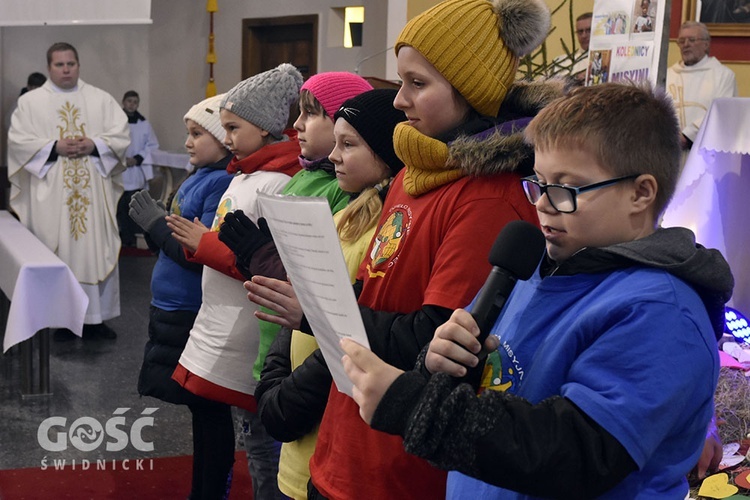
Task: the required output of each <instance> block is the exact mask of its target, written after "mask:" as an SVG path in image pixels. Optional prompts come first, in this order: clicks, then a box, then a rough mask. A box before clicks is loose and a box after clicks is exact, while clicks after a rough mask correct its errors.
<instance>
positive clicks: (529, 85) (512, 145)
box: [446, 79, 570, 176]
mask: <svg viewBox="0 0 750 500" xmlns="http://www.w3.org/2000/svg"><path fill="white" fill-rule="evenodd" d="M569 88H570V82H569V81H568V80H566V79H549V80H545V81H534V82H526V81H522V82H516V83H514V84H513V85H512V86H511V88H510V89H509V90H508V94H507V95H506V97H505V100H504V101H503V104H502V105H501V107H500V112H499V113H498V117H497V119H496V125H495V126H492V127H490V128H489V129H486V130H482V131H481V132H479V133H473V134H472V133H471V132H469V133H468V134H462V135H460V136H459V137H457V138H456V139H455V140H454V141H452V142H450V143H449V144H448V147H449V151H450V153H449V156H448V161H447V163H446V166H448V167H450V168H458V169H460V170H462V171H463V172H464V173H465V174H466V175H469V176H485V175H494V174H499V173H502V172H517V173H519V174H520V175H522V176H526V175H531V174H532V169H533V167H534V148H533V147H531V146H530V145H528V144H526V143H525V142H524V138H523V130H524V128H525V127H526V125H528V123H529V122H530V121H531V119H532V118H533V117H534V116H536V114H537V113H538V112H539V111H541V109H542V108H544V107H545V106H546V105H547V104H549V103H550V102H552V101H553V100H555V99H557V98H558V97H562V96H563V95H565V93H566V92H567V91H568V90H569ZM480 123H486V122H482V121H481V120H480Z"/></svg>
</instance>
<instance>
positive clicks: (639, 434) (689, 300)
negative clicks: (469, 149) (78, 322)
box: [342, 83, 734, 499]
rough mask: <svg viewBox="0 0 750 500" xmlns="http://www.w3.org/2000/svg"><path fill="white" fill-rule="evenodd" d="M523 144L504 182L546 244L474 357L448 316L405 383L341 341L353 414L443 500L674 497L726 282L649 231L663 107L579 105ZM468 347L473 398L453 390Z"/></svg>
mask: <svg viewBox="0 0 750 500" xmlns="http://www.w3.org/2000/svg"><path fill="white" fill-rule="evenodd" d="M525 135H526V139H527V140H528V141H529V142H531V143H532V144H533V145H534V149H535V154H536V159H535V166H534V170H535V172H536V175H535V176H534V177H533V178H526V179H524V180H523V181H522V182H523V185H524V187H525V189H526V194H527V197H528V199H529V201H530V202H531V203H532V204H534V205H535V206H536V209H537V214H538V215H539V222H540V224H541V227H542V231H543V233H544V236H545V239H546V253H545V256H544V257H543V258H542V260H541V262H540V264H539V267H538V268H537V270H536V272H535V273H534V275H533V276H532V277H531V278H530V279H529V280H528V281H524V282H519V283H518V284H517V285H516V287H515V289H514V290H513V293H512V294H511V295H510V297H509V299H508V302H507V304H506V307H505V309H504V310H503V311H502V313H501V315H500V317H499V319H498V320H497V322H496V323H495V325H494V327H493V328H492V331H491V333H492V335H490V336H489V337H488V339H487V341H486V342H485V344H484V346H481V345H480V344H479V342H478V341H477V339H476V337H477V335H478V333H479V331H478V327H477V324H476V322H475V321H474V319H473V318H472V316H471V315H470V314H469V313H468V312H467V311H465V310H461V309H459V310H456V311H455V312H454V313H453V315H452V317H451V319H450V320H449V321H448V322H447V323H445V324H444V325H442V326H440V327H439V328H438V329H437V330H436V332H435V336H434V338H433V340H432V342H431V343H430V345H429V348H428V350H427V351H426V354H425V355H424V357H423V358H422V359H423V365H422V366H420V368H421V369H420V370H415V371H412V372H407V373H403V372H401V371H400V370H398V369H395V368H394V367H391V366H389V365H387V364H385V363H383V362H382V361H380V360H379V359H378V358H377V357H376V356H375V355H374V354H372V353H371V352H370V351H368V350H366V349H364V348H362V347H361V346H358V345H357V344H355V343H354V342H352V341H344V342H342V346H343V348H344V351H345V352H346V353H347V356H346V357H345V358H344V364H345V368H346V370H347V374H348V375H349V377H350V378H351V379H352V381H353V382H354V384H355V386H356V388H355V390H354V398H355V401H357V403H358V404H359V406H360V414H361V415H362V417H363V418H364V419H365V420H366V421H367V422H370V425H371V426H372V427H373V428H375V429H379V430H382V431H384V432H388V433H391V434H396V435H401V436H403V437H404V446H405V448H406V450H407V451H408V452H410V453H413V454H415V455H417V456H421V457H423V458H426V459H428V460H430V461H431V462H432V463H435V464H438V465H440V466H442V467H444V468H448V469H451V470H453V471H454V472H451V473H450V474H449V475H448V488H447V489H448V495H447V496H448V498H466V499H469V498H483V499H488V498H492V499H500V498H503V499H504V498H519V497H523V498H526V496H525V495H528V496H533V497H537V496H540V497H560V496H564V497H566V498H591V497H599V496H602V497H603V498H675V499H677V498H684V497H685V495H686V494H687V492H688V484H687V480H686V475H687V474H688V472H689V471H690V469H691V468H692V467H693V466H694V465H695V464H696V463H697V462H698V457H699V455H700V454H701V449H702V445H703V443H704V439H705V437H706V431H707V428H708V425H709V422H710V420H711V417H712V414H713V394H714V389H715V386H716V381H717V378H718V371H719V361H718V352H717V346H716V339H717V338H718V337H719V336H721V334H722V331H723V322H724V321H723V311H724V303H725V302H726V301H727V300H728V299H729V297H730V296H731V291H732V288H733V284H734V281H733V278H732V275H731V272H730V270H729V266H728V264H727V263H726V261H725V260H724V258H723V257H722V256H721V254H720V253H719V252H718V251H716V250H708V249H705V248H703V247H702V246H700V245H697V244H696V243H695V239H694V235H693V234H692V233H691V232H690V231H689V230H687V229H685V228H668V229H662V228H659V227H658V225H657V221H658V219H659V215H660V214H661V212H662V211H663V210H664V207H665V206H666V204H667V202H668V201H669V198H670V197H671V195H672V193H673V192H674V188H675V184H676V182H677V176H678V171H679V161H678V159H679V145H678V141H677V121H676V119H675V116H674V111H673V109H672V106H671V105H670V102H669V99H668V97H666V96H665V95H664V93H663V91H659V90H651V89H650V88H641V87H637V86H634V85H622V84H612V83H608V84H602V85H598V86H594V87H585V88H579V89H575V90H574V91H573V92H571V94H570V95H569V96H567V97H564V98H561V99H558V100H557V101H555V102H554V103H552V104H551V105H549V106H548V107H547V108H545V109H544V110H542V111H541V112H540V113H539V115H537V117H536V118H534V119H533V120H532V122H531V123H530V124H529V126H528V128H527V129H526V131H525ZM633 144H639V145H641V146H642V147H639V148H637V149H633V147H632V145H633ZM519 251H523V249H519ZM482 348H484V349H485V350H486V351H487V352H489V355H488V356H487V366H485V370H484V373H485V377H484V381H485V384H484V385H485V387H484V390H483V391H482V392H481V394H480V396H477V395H476V393H475V391H474V390H473V388H472V387H471V386H470V385H468V384H458V383H457V380H456V379H455V378H454V377H461V376H463V375H465V374H466V371H467V370H466V367H473V366H476V365H477V363H478V358H477V356H476V353H479V352H480V350H481V349H482ZM540 478H544V479H543V480H540Z"/></svg>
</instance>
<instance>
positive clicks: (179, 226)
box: [167, 214, 209, 253]
mask: <svg viewBox="0 0 750 500" xmlns="http://www.w3.org/2000/svg"><path fill="white" fill-rule="evenodd" d="M167 227H169V229H171V230H172V237H173V238H174V239H176V240H177V241H178V242H179V243H180V245H182V246H183V247H185V249H187V250H188V251H190V252H192V253H195V251H196V250H198V244H199V243H200V241H201V237H202V236H203V235H204V234H205V233H207V232H208V231H209V230H208V228H207V227H206V226H205V225H204V224H203V223H202V222H201V220H200V219H199V218H198V217H196V218H195V219H193V222H190V221H189V220H187V219H186V218H185V217H180V216H179V215H175V214H172V215H167Z"/></svg>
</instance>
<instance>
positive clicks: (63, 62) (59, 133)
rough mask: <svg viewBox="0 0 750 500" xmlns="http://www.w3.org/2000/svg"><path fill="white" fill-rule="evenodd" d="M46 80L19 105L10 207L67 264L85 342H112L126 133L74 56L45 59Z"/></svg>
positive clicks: (65, 50)
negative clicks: (92, 337)
mask: <svg viewBox="0 0 750 500" xmlns="http://www.w3.org/2000/svg"><path fill="white" fill-rule="evenodd" d="M47 63H48V71H49V77H50V78H49V79H48V80H47V82H46V83H45V84H44V85H43V86H42V87H41V88H38V89H36V90H33V91H31V92H28V93H26V94H24V95H23V96H21V97H20V98H19V99H18V106H17V108H16V110H15V111H14V113H13V116H12V117H11V126H10V131H9V133H8V177H9V180H10V183H11V194H10V207H11V208H12V209H13V211H14V212H15V213H16V214H17V215H18V217H19V219H20V220H21V222H22V223H23V224H24V225H25V226H26V227H28V228H29V229H30V230H31V231H32V232H33V233H34V234H35V235H36V236H37V237H38V238H39V239H40V240H41V241H42V242H44V244H45V245H47V246H48V247H49V248H50V249H51V250H52V251H54V252H55V253H56V254H57V255H58V256H59V257H60V259H62V260H63V262H65V263H66V264H67V265H68V266H69V267H70V269H71V270H72V271H73V274H74V275H75V276H76V278H77V279H78V281H79V282H80V283H81V285H82V287H83V289H84V291H85V292H86V294H87V295H88V298H89V307H88V310H87V311H86V317H85V319H84V323H85V325H84V334H86V332H87V330H88V332H90V333H92V334H99V335H101V336H104V337H106V338H112V337H114V336H115V334H114V332H113V331H112V330H111V328H109V327H108V326H106V325H104V324H103V322H104V321H105V320H108V319H112V318H114V317H117V316H119V315H120V286H119V275H118V270H117V259H118V256H119V251H120V238H119V235H118V229H117V221H116V207H117V200H118V199H119V198H120V195H121V194H122V191H123V188H122V171H123V170H124V158H125V150H126V149H127V147H128V144H129V142H130V132H129V129H128V121H127V117H126V115H125V112H124V111H123V110H122V108H121V107H120V105H119V103H118V102H117V101H116V100H115V99H114V98H113V97H112V96H111V95H109V94H108V93H106V92H104V91H103V90H100V89H98V88H96V87H94V86H92V85H88V84H86V83H85V82H84V81H82V80H80V79H79V78H78V72H79V61H78V53H77V51H76V49H75V48H74V47H73V46H72V45H70V44H67V43H56V44H54V45H53V46H52V47H50V49H49V50H48V52H47Z"/></svg>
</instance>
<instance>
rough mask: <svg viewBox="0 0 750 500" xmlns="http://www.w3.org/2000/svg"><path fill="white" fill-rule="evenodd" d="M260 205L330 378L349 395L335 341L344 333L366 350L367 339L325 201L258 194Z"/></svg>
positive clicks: (339, 352)
mask: <svg viewBox="0 0 750 500" xmlns="http://www.w3.org/2000/svg"><path fill="white" fill-rule="evenodd" d="M258 204H259V206H260V213H261V215H262V216H263V217H265V218H266V221H268V227H269V228H270V229H271V234H272V235H273V240H274V242H275V243H276V248H277V249H278V251H279V256H280V257H281V261H282V262H283V263H284V268H285V269H286V272H287V275H288V276H289V279H290V281H291V282H292V285H293V286H294V291H295V292H296V294H297V297H298V298H299V302H300V305H301V306H302V310H303V311H304V312H305V316H306V317H307V321H308V322H309V323H310V326H311V327H312V330H313V333H314V334H315V340H317V342H318V345H319V346H320V349H321V350H322V351H323V357H325V360H326V363H328V369H329V370H330V371H331V375H333V380H334V381H335V382H336V386H337V387H338V389H339V391H341V392H343V393H345V394H348V395H349V396H351V395H352V382H351V380H349V377H347V376H346V373H345V372H344V366H343V364H342V363H341V357H342V356H343V355H344V351H342V350H341V347H340V346H339V340H340V339H341V338H343V337H347V338H350V339H352V340H354V341H355V342H357V343H359V344H361V345H363V346H365V347H367V348H368V349H369V348H370V344H369V342H368V341H367V334H366V333H365V326H364V324H363V323H362V316H361V315H360V313H359V306H357V300H356V298H355V297H354V290H353V289H352V284H351V281H350V280H349V273H348V271H347V269H346V263H345V262H344V255H343V253H342V252H341V244H340V243H339V237H338V234H337V232H336V227H335V225H334V223H333V216H332V215H331V209H330V207H329V205H328V202H327V201H326V199H325V198H306V197H301V196H283V195H266V194H259V196H258Z"/></svg>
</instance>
